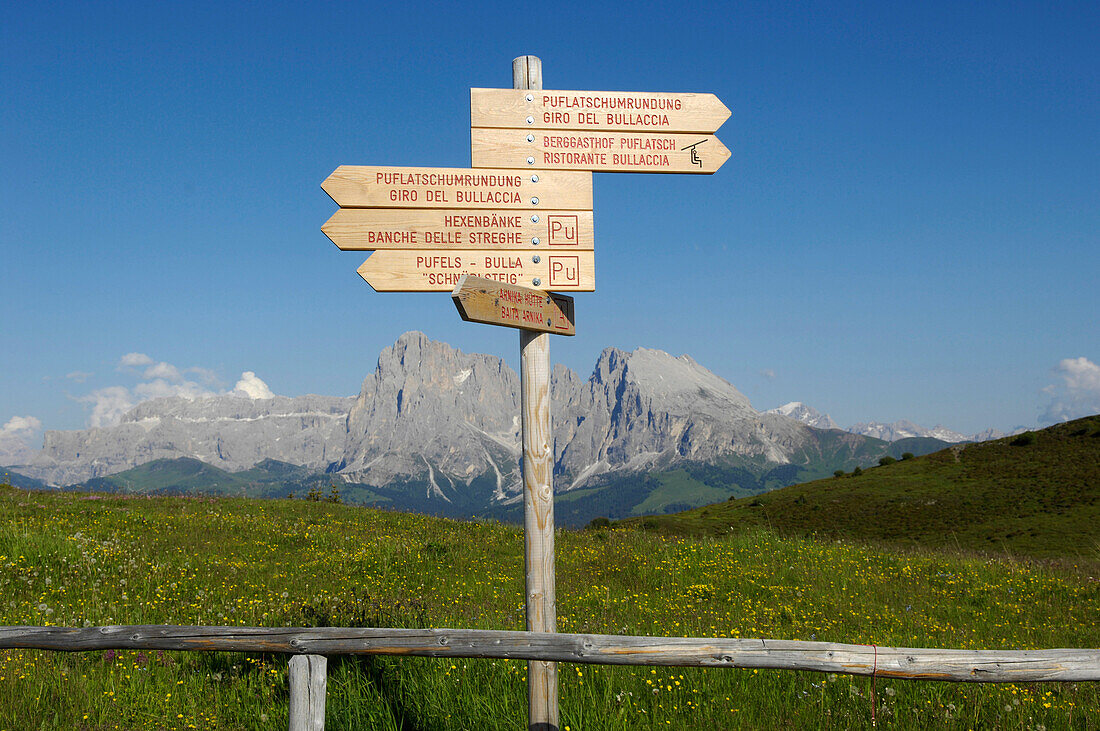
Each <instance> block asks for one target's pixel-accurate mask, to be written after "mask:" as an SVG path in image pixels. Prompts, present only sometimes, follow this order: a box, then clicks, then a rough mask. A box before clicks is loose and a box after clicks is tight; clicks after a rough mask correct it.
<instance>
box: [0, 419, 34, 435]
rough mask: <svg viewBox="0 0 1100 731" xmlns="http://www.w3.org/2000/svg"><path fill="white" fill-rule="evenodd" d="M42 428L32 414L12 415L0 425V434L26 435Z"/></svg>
mask: <svg viewBox="0 0 1100 731" xmlns="http://www.w3.org/2000/svg"><path fill="white" fill-rule="evenodd" d="M41 428H42V422H41V421H39V420H38V419H36V418H34V417H33V416H13V417H11V418H10V419H8V423H7V424H4V426H0V434H4V435H10V436H19V437H27V436H30V435H31V434H33V433H34V432H36V431H38V430H39V429H41Z"/></svg>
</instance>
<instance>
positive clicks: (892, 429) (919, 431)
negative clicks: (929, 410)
mask: <svg viewBox="0 0 1100 731" xmlns="http://www.w3.org/2000/svg"><path fill="white" fill-rule="evenodd" d="M848 431H850V432H852V433H853V434H862V435H864V436H867V437H874V438H875V439H883V440H885V441H887V442H896V441H897V440H899V439H906V438H909V437H932V438H934V439H940V440H942V441H945V442H965V441H967V440H968V437H966V436H965V435H963V434H959V433H958V432H956V431H951V430H950V429H947V428H945V427H943V426H938V425H937V426H936V427H934V428H932V429H928V428H926V427H923V426H921V425H920V424H914V423H913V422H911V421H907V420H905V419H902V420H901V421H895V422H892V423H890V424H882V423H880V422H877V421H871V422H867V423H862V424H852V425H851V426H850V427H848Z"/></svg>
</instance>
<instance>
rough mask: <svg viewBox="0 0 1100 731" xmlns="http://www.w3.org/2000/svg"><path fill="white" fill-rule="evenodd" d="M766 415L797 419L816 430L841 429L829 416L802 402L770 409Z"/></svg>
mask: <svg viewBox="0 0 1100 731" xmlns="http://www.w3.org/2000/svg"><path fill="white" fill-rule="evenodd" d="M764 413H766V414H777V415H779V416H786V417H788V418H791V419H797V420H798V421H801V422H802V423H803V424H806V425H807V426H812V427H814V428H815V429H839V428H840V425H839V424H837V423H836V422H835V421H833V418H832V417H831V416H829V415H828V414H823V413H821V412H820V411H818V410H817V409H815V408H813V407H812V406H807V405H806V404H804V403H802V402H801V401H791V402H790V403H787V404H783V405H782V406H778V407H776V408H774V409H768V410H767V411H766V412H764Z"/></svg>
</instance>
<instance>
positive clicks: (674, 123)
mask: <svg viewBox="0 0 1100 731" xmlns="http://www.w3.org/2000/svg"><path fill="white" fill-rule="evenodd" d="M729 116H730V110H729V109H727V108H726V105H725V104H723V103H722V102H720V101H718V97H716V96H715V95H714V94H662V93H646V92H632V91H524V90H516V89H470V126H471V127H510V128H513V129H578V130H597V131H598V130H630V131H635V132H714V131H715V130H717V129H718V128H719V127H721V126H722V123H723V122H725V121H726V120H727V119H729Z"/></svg>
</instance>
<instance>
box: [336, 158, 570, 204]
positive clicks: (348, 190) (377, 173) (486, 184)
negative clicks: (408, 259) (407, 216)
mask: <svg viewBox="0 0 1100 731" xmlns="http://www.w3.org/2000/svg"><path fill="white" fill-rule="evenodd" d="M513 167H522V168H526V167H527V164H526V163H523V165H518V166H513ZM321 188H323V189H324V191H325V192H326V193H328V194H329V195H330V196H332V199H333V200H334V201H336V203H337V204H339V205H340V207H342V208H487V209H492V208H508V209H512V208H549V209H551V210H570V211H572V210H582V211H583V210H588V211H590V210H592V176H591V175H585V174H584V173H553V174H548V173H544V172H533V171H531V170H473V169H470V168H404V167H378V166H371V165H341V166H340V167H338V168H336V170H335V171H334V172H333V173H332V175H329V176H328V177H327V178H325V181H324V182H323V183H321Z"/></svg>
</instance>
